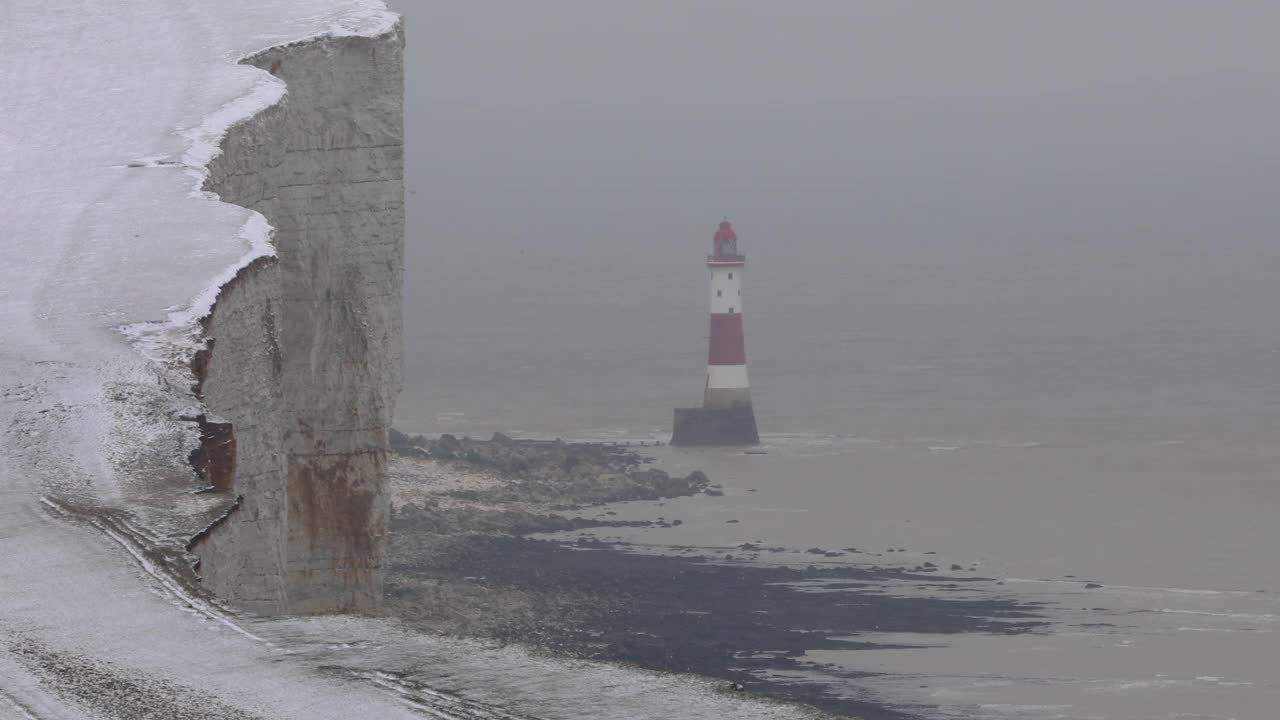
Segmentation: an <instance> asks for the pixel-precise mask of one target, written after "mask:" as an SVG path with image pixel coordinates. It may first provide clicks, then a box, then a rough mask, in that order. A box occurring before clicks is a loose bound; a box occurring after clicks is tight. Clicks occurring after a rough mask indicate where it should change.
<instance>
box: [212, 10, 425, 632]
mask: <svg viewBox="0 0 1280 720" xmlns="http://www.w3.org/2000/svg"><path fill="white" fill-rule="evenodd" d="M402 44H403V40H402V36H401V33H400V30H399V28H398V27H396V28H393V29H392V30H390V31H388V32H385V33H382V34H379V35H377V36H374V37H358V36H353V37H339V38H334V37H325V38H318V39H315V40H311V41H305V42H300V43H294V44H291V45H288V46H284V47H280V48H274V49H271V50H267V51H265V52H262V53H259V54H257V55H255V56H253V57H252V58H251V59H250V60H248V61H246V62H249V63H251V64H253V65H256V66H257V67H260V68H262V69H264V70H267V71H268V72H270V73H271V74H272V75H274V76H276V77H278V78H281V79H283V80H284V81H285V83H286V85H287V88H288V91H287V94H286V95H285V96H284V98H283V99H282V100H281V101H280V102H279V103H278V104H277V105H275V106H273V107H271V108H269V109H268V110H266V111H264V112H262V113H260V114H258V115H256V116H255V117H253V118H252V119H250V120H248V121H245V122H243V123H241V124H239V125H237V126H235V127H234V128H232V130H231V132H230V133H229V134H228V136H227V138H226V140H225V142H224V153H223V154H222V155H221V156H220V157H218V158H217V159H216V160H214V161H213V162H212V163H211V164H210V174H209V179H208V182H207V183H206V187H207V188H208V189H209V190H211V191H213V192H216V193H217V194H218V195H219V196H220V197H221V198H222V199H223V200H225V201H228V202H234V203H236V204H240V205H244V206H246V207H250V208H253V209H255V210H258V211H259V212H261V213H262V214H263V215H264V216H265V217H266V218H267V220H268V221H269V222H270V223H271V226H272V227H273V228H274V235H273V240H274V245H275V248H276V257H275V259H274V260H272V261H263V262H258V263H255V264H253V265H250V266H249V267H246V268H245V269H243V270H241V271H240V273H239V275H238V276H237V278H236V279H235V280H234V281H233V282H232V283H230V284H229V285H228V286H227V287H225V288H224V290H223V292H222V293H221V294H220V295H219V297H218V301H217V304H216V305H215V307H214V310H213V313H212V315H211V317H210V319H209V320H208V321H207V334H206V337H207V340H208V342H209V343H210V348H209V353H208V362H207V370H206V371H205V373H204V377H203V383H202V386H201V390H202V395H203V399H204V401H205V404H206V405H207V406H208V408H209V410H210V411H211V412H212V413H214V414H215V415H217V416H218V417H219V418H222V419H225V420H227V421H229V422H230V423H231V427H232V432H233V433H234V438H235V451H234V471H233V478H232V480H231V484H232V489H231V491H232V492H234V493H235V494H237V495H239V496H241V497H242V498H243V499H242V504H241V506H240V507H239V509H238V510H237V511H236V512H234V513H233V514H232V515H231V516H229V517H228V519H227V521H226V522H224V523H221V524H219V525H218V526H217V527H216V528H215V529H214V530H213V531H212V532H210V533H209V534H208V535H207V536H206V537H205V538H203V539H202V540H201V541H200V542H199V543H198V544H197V545H196V547H195V548H194V551H195V552H196V553H197V554H198V555H199V557H200V559H201V573H202V575H203V576H204V579H205V582H206V584H207V585H208V586H209V587H210V588H212V589H213V590H214V591H215V592H216V593H217V594H218V595H219V596H221V597H224V598H227V599H229V600H231V601H232V602H234V603H236V604H239V605H242V606H245V607H249V608H251V609H253V610H256V611H259V612H281V611H290V612H334V611H361V610H369V609H372V608H374V607H376V606H377V604H378V600H379V597H380V594H381V581H382V570H381V567H382V565H381V563H382V556H383V552H384V546H385V534H386V519H387V518H386V516H387V495H386V491H385V483H384V466H385V454H386V435H387V429H388V428H389V426H390V422H391V417H392V413H393V411H394V402H395V397H396V394H397V393H398V392H399V387H400V378H399V368H400V294H401V285H402V257H403V227H404V211H403V182H402V178H403V160H402V132H403V123H402V117H403V111H402V98H403V92H402V82H403V81H402V70H401V48H402Z"/></svg>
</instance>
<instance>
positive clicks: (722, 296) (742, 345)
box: [671, 219, 760, 445]
mask: <svg viewBox="0 0 1280 720" xmlns="http://www.w3.org/2000/svg"><path fill="white" fill-rule="evenodd" d="M746 265H747V258H746V256H745V255H743V254H742V253H741V252H740V251H739V250H738V234H737V233H735V232H734V231H733V225H731V224H730V223H729V221H728V220H727V219H726V220H725V221H723V222H721V223H720V227H719V228H717V229H716V233H715V235H714V236H713V237H712V239H711V254H710V255H708V256H707V269H708V270H710V271H711V332H710V334H709V335H708V339H709V345H710V347H709V349H708V353H707V383H706V389H705V390H704V391H703V394H702V407H697V408H677V409H676V411H675V423H674V426H673V431H672V434H671V444H672V445H755V444H757V443H759V442H760V435H759V432H758V431H757V430H756V416H755V411H754V410H753V409H752V407H751V386H750V384H749V383H748V382H747V351H746V342H745V338H744V335H743V329H742V328H743V325H742V315H743V313H742V274H743V270H744V269H745V268H746Z"/></svg>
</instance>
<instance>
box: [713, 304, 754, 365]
mask: <svg viewBox="0 0 1280 720" xmlns="http://www.w3.org/2000/svg"><path fill="white" fill-rule="evenodd" d="M707 364H708V365H746V364H747V349H746V344H745V343H744V342H743V340H742V314H741V313H729V314H720V313H717V314H713V315H712V316H711V353H710V356H709V359H708V361H707Z"/></svg>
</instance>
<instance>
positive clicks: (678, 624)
mask: <svg viewBox="0 0 1280 720" xmlns="http://www.w3.org/2000/svg"><path fill="white" fill-rule="evenodd" d="M392 466H393V467H392V473H393V475H394V476H396V477H398V478H399V480H398V481H397V482H396V484H395V487H397V488H400V489H401V490H403V492H400V493H398V494H397V496H396V499H395V500H393V503H395V504H396V506H397V507H396V512H395V515H394V517H393V521H392V527H391V531H392V536H391V547H390V557H389V559H388V560H389V565H390V573H389V580H388V588H387V602H386V611H387V612H388V613H390V614H391V615H393V616H396V617H398V618H400V619H402V620H404V621H406V622H408V623H409V624H410V625H411V626H413V627H416V628H419V629H422V630H426V631H431V632H438V633H444V634H451V635H463V636H472V637H484V638H489V639H496V640H499V641H502V642H510V643H519V644H525V645H533V646H537V647H540V648H544V649H549V650H553V651H556V652H559V653H563V654H566V655H569V656H572V657H578V658H589V659H596V660H605V661H610V662H619V663H628V664H634V665H637V666H640V667H643V668H647V669H652V670H659V671H671V672H689V673H698V674H702V675H706V676H711V677H715V678H719V679H722V680H724V681H725V682H726V683H729V684H734V683H736V684H737V685H740V686H741V688H742V689H743V691H744V692H751V693H757V694H759V695H763V696H768V697H772V698H776V699H780V700H785V701H791V702H800V703H806V704H810V705H813V706H815V707H817V708H820V709H822V710H824V711H827V712H831V713H834V714H839V715H851V716H857V717H863V718H866V719H867V720H875V719H884V720H897V719H900V718H910V717H916V716H917V715H916V712H915V711H914V710H913V708H903V707H890V706H887V705H885V704H883V703H879V702H875V701H874V700H873V699H869V698H862V697H851V696H850V695H849V693H848V687H849V683H848V680H850V679H852V678H853V677H854V676H857V675H859V674H858V673H856V672H855V673H850V672H849V671H848V670H847V669H840V668H837V667H835V666H833V665H828V664H824V663H820V662H814V661H812V660H810V659H808V657H807V655H808V654H810V653H815V652H819V651H826V650H866V651H874V650H877V649H901V648H902V647H904V646H900V645H885V644H877V643H870V642H863V641H860V640H858V636H859V635H860V634H863V633H914V634H917V635H925V636H927V635H939V636H942V635H953V634H956V633H979V634H1002V635H1008V634H1024V633H1031V632H1035V631H1037V630H1038V629H1040V628H1042V627H1044V625H1045V621H1044V620H1043V619H1042V618H1041V617H1040V616H1039V614H1038V613H1037V608H1036V607H1035V606H1034V605H1030V604H1021V603H1018V602H1015V601H1013V600H1009V599H1007V598H990V599H975V597H974V593H972V592H966V591H967V590H969V589H971V587H972V586H973V585H974V584H976V583H979V582H989V581H984V580H982V579H980V578H976V577H974V576H973V575H971V574H965V575H963V576H960V577H953V576H948V575H946V574H945V571H942V572H940V569H939V568H937V567H934V566H932V564H929V565H927V566H924V565H922V566H919V567H918V568H917V569H916V570H914V571H913V570H910V569H901V568H882V567H878V566H865V567H863V566H849V565H846V564H841V565H835V564H828V563H825V562H821V561H822V560H825V559H826V556H825V554H823V555H822V556H821V557H819V553H818V552H814V553H813V557H814V559H815V562H816V563H817V564H814V565H809V566H807V567H794V566H785V565H782V564H780V563H778V564H775V563H771V562H770V560H769V556H770V552H769V550H770V549H769V548H761V547H758V546H754V545H749V544H744V545H743V546H741V547H739V548H734V549H727V550H726V549H724V548H680V549H672V552H670V553H668V554H653V553H651V552H646V551H645V548H641V547H640V546H635V545H628V544H625V543H607V542H601V541H599V540H596V539H592V538H588V537H586V536H582V537H578V538H576V539H551V540H548V539H533V538H530V537H527V536H528V535H530V534H534V533H538V532H546V531H564V530H572V529H586V528H591V527H609V526H611V525H634V524H635V523H636V522H638V521H635V520H631V521H628V522H626V523H622V522H618V521H612V520H608V519H604V518H605V517H606V516H604V515H598V516H597V517H594V518H591V519H587V518H582V517H580V516H572V517H567V516H566V513H563V512H562V513H558V514H557V513H553V512H551V511H550V510H549V509H548V508H550V507H552V506H554V507H565V506H570V507H577V508H579V509H581V508H582V507H583V505H581V504H579V503H574V502H573V500H574V498H573V496H572V492H569V493H568V494H565V493H552V494H548V495H545V496H543V497H542V498H541V501H542V504H541V505H539V503H538V502H537V500H538V498H536V497H535V495H536V494H535V493H532V492H525V493H523V494H522V495H521V496H520V497H521V502H520V504H519V505H520V506H519V508H518V509H513V508H503V507H499V506H495V505H494V504H493V503H491V502H486V503H484V506H483V507H482V508H478V507H475V506H471V507H468V503H478V502H479V500H477V499H476V498H478V497H480V495H477V492H479V490H480V489H481V487H482V486H483V488H484V490H485V493H488V497H493V496H494V493H495V492H499V489H500V488H501V487H506V488H508V489H510V488H514V487H524V488H525V489H526V491H527V490H528V483H524V482H522V481H521V480H520V478H518V477H514V476H506V477H505V478H504V476H503V475H502V473H495V472H493V471H492V469H491V468H477V475H478V477H477V480H476V487H474V488H471V490H470V491H469V492H463V493H459V492H458V488H459V487H460V486H461V485H465V484H466V483H460V481H459V477H460V476H465V475H466V474H467V467H468V464H467V463H466V462H465V461H458V460H451V461H434V460H427V459H424V458H406V457H399V458H395V459H394V460H393V463H392ZM633 466H634V464H633ZM437 477H438V478H439V481H438V482H437V481H436V480H434V479H433V478H437ZM415 478H416V480H415ZM543 487H544V489H545V487H546V486H545V485H544V486H543ZM433 488H434V490H435V491H436V492H438V493H439V494H440V495H441V501H442V502H434V501H432V500H431V495H432V493H433ZM561 489H562V490H563V489H564V488H561ZM706 490H709V491H711V492H712V493H714V492H715V489H714V487H712V486H711V485H708V486H707V488H706ZM501 492H505V491H501ZM468 498H470V500H468ZM706 500H707V502H713V500H712V499H711V498H707V499H706ZM651 524H654V525H668V523H666V521H663V520H659V519H658V518H654V520H653V521H652V523H651ZM774 550H777V551H780V552H781V551H784V550H787V549H783V548H775V549H774ZM814 550H815V551H817V550H818V549H816V548H815V549H814ZM793 552H794V551H793ZM823 552H824V553H825V552H832V553H833V554H836V553H837V552H839V551H823ZM903 581H908V582H911V583H913V584H916V585H923V586H926V587H928V588H929V590H930V592H928V593H924V594H921V595H918V596H911V597H904V596H900V595H895V594H891V593H890V592H887V588H888V586H889V585H891V584H892V583H902V582H903ZM951 593H954V594H955V595H956V597H954V598H949V597H947V596H948V594H951ZM797 678H803V680H798V679H797ZM921 709H922V708H921Z"/></svg>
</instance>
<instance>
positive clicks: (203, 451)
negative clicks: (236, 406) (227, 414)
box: [187, 415, 236, 492]
mask: <svg viewBox="0 0 1280 720" xmlns="http://www.w3.org/2000/svg"><path fill="white" fill-rule="evenodd" d="M196 422H197V423H199V425H200V446H199V447H197V448H196V449H195V450H192V451H191V455H190V456H188V458H187V459H188V461H190V463H191V467H193V468H195V470H196V474H197V475H199V476H200V477H202V478H204V481H205V482H207V483H209V484H210V485H212V486H213V487H214V489H215V490H217V491H218V492H226V491H228V490H230V489H231V488H232V486H234V485H235V475H236V435H235V432H234V431H233V430H232V428H231V423H228V422H211V421H209V419H208V418H207V417H205V416H204V415H201V416H199V417H197V418H196Z"/></svg>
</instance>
